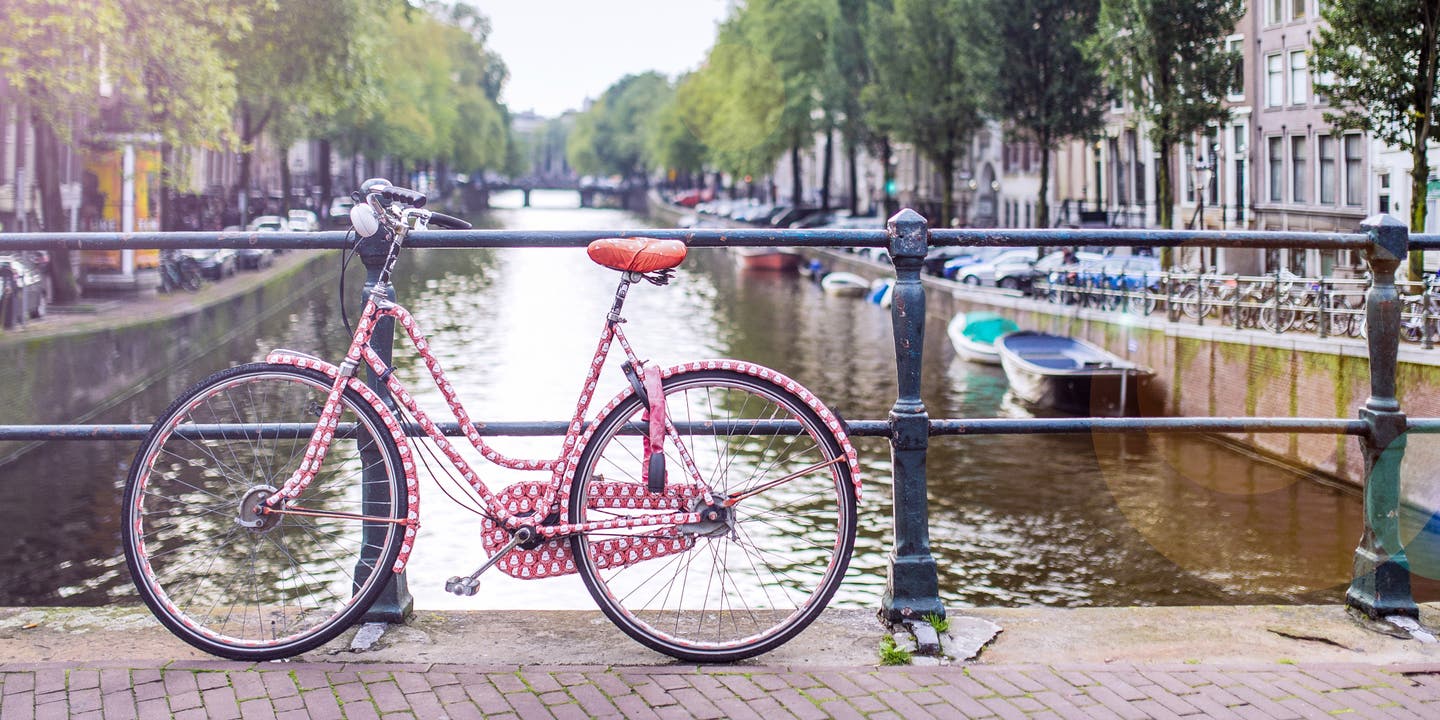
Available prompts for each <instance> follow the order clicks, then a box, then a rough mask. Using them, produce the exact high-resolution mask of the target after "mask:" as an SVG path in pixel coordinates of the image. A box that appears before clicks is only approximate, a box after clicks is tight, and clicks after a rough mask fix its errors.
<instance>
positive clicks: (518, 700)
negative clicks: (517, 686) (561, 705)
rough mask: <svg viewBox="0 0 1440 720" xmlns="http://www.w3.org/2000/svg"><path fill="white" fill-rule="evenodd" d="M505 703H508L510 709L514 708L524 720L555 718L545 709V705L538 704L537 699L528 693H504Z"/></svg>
mask: <svg viewBox="0 0 1440 720" xmlns="http://www.w3.org/2000/svg"><path fill="white" fill-rule="evenodd" d="M505 702H507V703H510V707H512V708H514V709H515V712H516V713H518V714H519V715H520V717H522V718H525V720H534V719H535V718H553V717H555V716H554V715H552V714H550V711H549V710H547V709H545V705H544V704H543V703H541V702H540V699H539V698H537V697H535V696H534V695H532V694H530V693H506V694H505Z"/></svg>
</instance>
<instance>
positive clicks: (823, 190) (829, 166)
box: [820, 125, 835, 210]
mask: <svg viewBox="0 0 1440 720" xmlns="http://www.w3.org/2000/svg"><path fill="white" fill-rule="evenodd" d="M834 146H835V128H834V127H833V126H829V125H827V126H826V127H825V162H824V164H823V165H822V166H821V168H822V169H821V171H820V209H821V210H829V209H830V174H831V172H832V171H833V166H834V163H835V152H834Z"/></svg>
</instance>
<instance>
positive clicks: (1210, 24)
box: [1086, 0, 1244, 264]
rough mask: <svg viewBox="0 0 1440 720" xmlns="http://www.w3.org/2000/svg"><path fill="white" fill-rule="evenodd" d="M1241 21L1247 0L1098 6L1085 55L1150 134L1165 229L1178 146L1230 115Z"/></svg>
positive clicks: (1122, 0) (1115, 0) (1129, 0)
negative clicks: (1228, 97)
mask: <svg viewBox="0 0 1440 720" xmlns="http://www.w3.org/2000/svg"><path fill="white" fill-rule="evenodd" d="M1243 14H1244V4H1243V3H1242V2H1241V0H1100V20H1099V23H1098V28H1097V32H1096V33H1095V35H1094V37H1093V38H1092V39H1091V40H1090V42H1089V43H1088V44H1087V46H1086V47H1087V51H1088V52H1089V53H1090V54H1091V56H1092V57H1093V58H1095V60H1096V61H1097V62H1098V63H1099V64H1100V67H1101V71H1102V73H1103V74H1104V77H1105V78H1106V79H1107V80H1108V81H1109V83H1110V84H1111V85H1112V86H1114V87H1116V88H1118V89H1119V90H1120V91H1121V92H1122V93H1123V94H1124V97H1125V98H1126V99H1128V100H1129V101H1130V102H1131V103H1132V104H1133V105H1134V107H1135V110H1136V111H1137V112H1138V113H1139V114H1140V116H1141V117H1143V118H1144V119H1145V121H1146V124H1147V125H1148V126H1149V128H1150V139H1151V141H1152V142H1154V143H1155V146H1156V148H1157V150H1158V151H1159V155H1160V159H1159V162H1158V163H1157V164H1156V168H1155V172H1156V179H1157V184H1158V185H1159V188H1158V191H1157V197H1156V201H1157V203H1158V209H1157V214H1158V219H1159V221H1160V226H1161V227H1167V228H1168V227H1172V226H1173V225H1174V217H1173V216H1174V192H1175V191H1174V187H1173V185H1174V183H1173V180H1172V178H1171V177H1170V166H1171V160H1172V158H1173V156H1174V148H1175V146H1176V145H1178V144H1180V143H1182V142H1185V141H1186V140H1187V139H1188V138H1189V137H1190V136H1192V135H1193V134H1194V133H1197V132H1202V131H1204V130H1205V128H1206V127H1207V126H1208V125H1210V124H1212V123H1218V122H1221V121H1223V120H1224V119H1225V118H1226V117H1227V116H1228V111H1227V110H1226V109H1225V108H1224V107H1223V106H1222V105H1221V100H1222V99H1223V98H1224V96H1225V93H1226V91H1227V89H1228V88H1227V86H1228V84H1229V81H1230V78H1231V77H1233V75H1234V64H1235V63H1237V62H1239V58H1238V57H1237V56H1236V55H1235V54H1233V53H1230V52H1227V51H1226V48H1225V38H1226V37H1227V36H1228V35H1230V34H1231V33H1233V32H1234V31H1235V23H1237V22H1239V20H1240V18H1241V16H1242V15H1243ZM1162 254H1163V255H1165V256H1166V257H1164V258H1162V261H1164V262H1166V263H1167V264H1168V251H1167V252H1165V253H1162Z"/></svg>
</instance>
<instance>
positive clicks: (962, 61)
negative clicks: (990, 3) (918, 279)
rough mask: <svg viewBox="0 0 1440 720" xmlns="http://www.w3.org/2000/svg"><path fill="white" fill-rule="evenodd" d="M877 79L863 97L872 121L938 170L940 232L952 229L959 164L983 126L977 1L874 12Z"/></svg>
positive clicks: (904, 1)
mask: <svg viewBox="0 0 1440 720" xmlns="http://www.w3.org/2000/svg"><path fill="white" fill-rule="evenodd" d="M872 17H873V19H874V30H875V32H874V34H873V35H872V36H871V37H872V40H873V44H871V45H870V46H869V48H868V50H869V51H870V54H871V61H872V62H873V63H874V68H875V77H874V81H873V82H872V83H871V84H870V85H868V86H867V87H866V88H865V92H864V95H863V98H864V100H865V106H866V107H867V108H868V111H869V114H870V118H871V123H872V125H873V126H874V127H877V128H879V129H881V130H882V131H883V132H885V133H886V134H887V135H894V136H895V137H896V138H898V139H900V140H904V141H907V142H910V143H912V144H913V145H914V146H915V149H916V151H918V152H920V153H921V154H923V155H924V156H925V157H926V158H927V159H929V160H930V162H931V163H933V164H934V165H935V172H936V173H937V174H938V175H939V176H940V181H941V186H942V196H941V199H940V217H939V218H937V223H936V227H948V226H949V225H950V219H951V217H952V215H953V212H952V207H953V204H954V197H955V164H956V163H957V162H958V161H959V160H960V159H961V157H963V154H964V152H965V150H966V148H967V147H968V146H969V144H970V139H971V137H972V136H973V135H974V133H975V130H976V129H977V128H978V127H979V126H980V123H981V117H980V90H981V87H980V79H981V78H980V77H979V72H978V71H977V69H976V68H977V67H983V65H984V60H983V59H982V58H980V57H979V56H978V55H977V52H976V47H975V46H974V45H973V44H972V38H973V37H974V26H973V22H972V21H973V18H974V17H975V4H974V0H894V3H893V10H892V11H890V12H872Z"/></svg>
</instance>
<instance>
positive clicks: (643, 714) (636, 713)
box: [615, 695, 660, 720]
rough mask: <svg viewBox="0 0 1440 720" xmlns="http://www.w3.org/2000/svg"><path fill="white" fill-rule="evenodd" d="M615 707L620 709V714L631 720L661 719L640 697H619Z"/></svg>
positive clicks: (616, 699)
mask: <svg viewBox="0 0 1440 720" xmlns="http://www.w3.org/2000/svg"><path fill="white" fill-rule="evenodd" d="M615 707H617V708H620V713H621V714H623V715H624V716H625V717H626V718H629V719H630V720H656V719H657V718H659V717H660V716H659V715H657V714H656V713H655V711H654V710H652V709H651V708H650V705H649V704H648V703H646V702H645V699H644V698H642V697H640V696H639V695H622V696H620V697H617V698H615Z"/></svg>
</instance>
